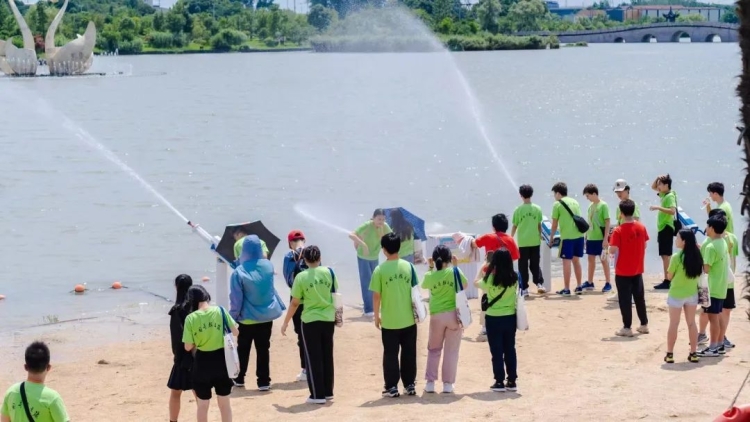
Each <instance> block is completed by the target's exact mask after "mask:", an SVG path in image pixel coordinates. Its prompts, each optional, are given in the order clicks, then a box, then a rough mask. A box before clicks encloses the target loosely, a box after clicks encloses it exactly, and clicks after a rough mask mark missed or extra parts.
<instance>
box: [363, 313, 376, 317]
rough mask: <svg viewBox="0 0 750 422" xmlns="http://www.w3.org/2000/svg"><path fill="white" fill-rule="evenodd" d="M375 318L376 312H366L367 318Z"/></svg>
mask: <svg viewBox="0 0 750 422" xmlns="http://www.w3.org/2000/svg"><path fill="white" fill-rule="evenodd" d="M374 316H375V312H365V317H367V318H372V317H374Z"/></svg>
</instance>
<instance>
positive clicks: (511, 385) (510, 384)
mask: <svg viewBox="0 0 750 422" xmlns="http://www.w3.org/2000/svg"><path fill="white" fill-rule="evenodd" d="M505 388H506V389H507V390H508V391H516V390H518V386H517V385H516V380H513V381H511V380H508V381H506V382H505Z"/></svg>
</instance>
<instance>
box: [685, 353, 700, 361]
mask: <svg viewBox="0 0 750 422" xmlns="http://www.w3.org/2000/svg"><path fill="white" fill-rule="evenodd" d="M700 361H701V358H699V357H698V353H695V352H691V353H690V354H689V355H688V362H692V363H698V362H700Z"/></svg>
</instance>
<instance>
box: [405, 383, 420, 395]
mask: <svg viewBox="0 0 750 422" xmlns="http://www.w3.org/2000/svg"><path fill="white" fill-rule="evenodd" d="M404 394H406V395H407V396H416V395H417V387H415V386H414V384H409V385H408V386H407V387H406V388H404Z"/></svg>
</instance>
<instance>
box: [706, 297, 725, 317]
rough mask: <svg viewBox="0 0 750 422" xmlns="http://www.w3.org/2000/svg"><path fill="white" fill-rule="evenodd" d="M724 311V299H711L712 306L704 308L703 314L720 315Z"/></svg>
mask: <svg viewBox="0 0 750 422" xmlns="http://www.w3.org/2000/svg"><path fill="white" fill-rule="evenodd" d="M723 310H724V299H717V298H715V297H712V298H711V306H709V307H708V308H706V307H705V306H704V307H703V313H706V314H713V315H718V314H720V313H721V312H722V311H723Z"/></svg>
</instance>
